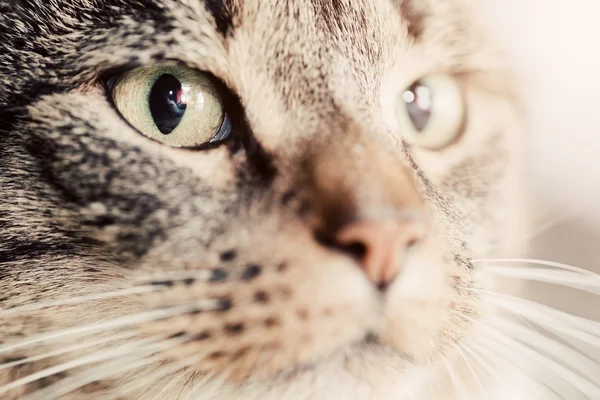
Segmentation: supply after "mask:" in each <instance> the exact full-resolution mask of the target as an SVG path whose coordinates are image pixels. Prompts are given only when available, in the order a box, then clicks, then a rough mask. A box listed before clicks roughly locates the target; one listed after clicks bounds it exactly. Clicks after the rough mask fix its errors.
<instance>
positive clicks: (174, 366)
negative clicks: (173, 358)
mask: <svg viewBox="0 0 600 400" xmlns="http://www.w3.org/2000/svg"><path fill="white" fill-rule="evenodd" d="M205 357H206V355H205V354H195V355H193V356H190V357H187V358H185V359H183V360H181V361H179V362H174V363H171V364H169V365H167V366H166V367H161V368H159V369H158V371H156V372H154V373H153V374H150V375H147V376H141V377H139V378H136V381H133V382H130V383H129V384H127V385H124V386H122V387H120V388H118V389H116V390H115V392H116V393H114V394H112V395H106V396H102V399H103V400H111V399H115V400H116V399H119V398H122V396H123V395H124V394H127V393H131V392H133V391H135V390H138V389H142V388H144V387H145V386H148V383H149V382H152V383H155V382H159V381H160V380H161V379H163V378H165V377H167V376H169V375H171V374H173V373H175V372H177V371H180V370H182V369H184V368H186V367H189V366H190V365H193V364H196V363H198V362H200V361H201V360H202V359H204V358H205ZM146 395H147V394H146ZM146 395H144V396H143V397H146ZM143 397H141V398H140V400H141V399H142V398H143Z"/></svg>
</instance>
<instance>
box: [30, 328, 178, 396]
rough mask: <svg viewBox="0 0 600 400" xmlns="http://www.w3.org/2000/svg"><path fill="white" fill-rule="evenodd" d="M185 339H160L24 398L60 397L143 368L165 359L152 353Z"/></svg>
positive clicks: (175, 344)
mask: <svg viewBox="0 0 600 400" xmlns="http://www.w3.org/2000/svg"><path fill="white" fill-rule="evenodd" d="M185 340H187V339H183V338H177V339H168V340H163V341H160V342H158V346H156V347H151V346H148V349H147V351H145V353H146V354H143V355H141V353H140V354H137V355H131V356H129V357H125V358H122V357H119V359H118V360H116V361H114V362H111V363H107V364H103V365H99V366H98V367H94V368H91V369H89V370H87V371H85V372H84V373H81V374H79V375H75V376H73V377H71V378H66V379H63V380H62V381H60V382H57V383H55V384H53V385H50V386H48V387H47V388H44V389H41V390H38V391H36V392H34V393H31V394H30V395H28V396H25V397H24V398H23V399H22V400H45V399H49V398H51V399H55V398H59V397H61V396H64V395H66V394H68V393H71V392H73V391H75V390H77V389H79V388H81V387H83V386H85V385H87V384H90V383H93V382H98V381H101V380H103V379H107V378H110V377H114V376H118V375H121V374H123V373H126V372H129V371H133V370H136V369H138V368H142V367H144V366H146V365H149V364H152V363H156V362H158V361H161V360H163V358H162V356H161V355H160V354H158V355H154V356H151V355H150V354H152V353H155V352H158V351H164V350H166V349H169V348H171V347H174V346H177V345H179V344H181V343H183V342H184V341H185ZM154 344H156V343H154Z"/></svg>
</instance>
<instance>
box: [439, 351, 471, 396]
mask: <svg viewBox="0 0 600 400" xmlns="http://www.w3.org/2000/svg"><path fill="white" fill-rule="evenodd" d="M442 362H443V363H444V366H445V367H446V371H448V375H449V376H450V381H451V382H452V387H453V389H454V392H455V393H456V392H458V396H459V398H461V399H467V398H468V397H469V396H468V395H467V390H466V388H465V385H464V382H463V381H462V379H461V378H460V376H459V375H458V373H457V372H456V370H455V369H454V368H453V367H452V364H450V362H448V359H447V358H446V357H442Z"/></svg>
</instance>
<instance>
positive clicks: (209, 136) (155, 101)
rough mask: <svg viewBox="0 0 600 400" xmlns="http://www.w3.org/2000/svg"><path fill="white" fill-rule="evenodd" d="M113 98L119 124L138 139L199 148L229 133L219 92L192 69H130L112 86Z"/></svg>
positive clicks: (210, 81) (225, 136) (222, 138)
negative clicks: (138, 135) (123, 121)
mask: <svg viewBox="0 0 600 400" xmlns="http://www.w3.org/2000/svg"><path fill="white" fill-rule="evenodd" d="M112 98H113V101H114V103H115V105H116V107H117V109H118V110H119V112H120V113H121V115H122V116H123V118H125V119H126V120H127V121H128V122H129V123H130V124H131V125H132V126H133V127H134V128H136V129H137V130H138V131H139V132H140V133H142V134H143V135H145V136H147V137H149V138H150V139H154V140H156V141H159V142H161V143H164V144H167V145H169V146H172V147H188V148H190V147H192V148H193V147H198V146H201V145H203V144H206V143H211V142H217V141H221V140H224V139H226V138H227V137H228V136H229V134H230V133H231V124H230V122H229V119H228V117H227V114H226V113H225V110H224V106H223V101H222V97H221V95H220V93H219V89H218V88H217V86H216V85H215V83H214V82H213V81H212V80H211V78H210V77H208V76H207V75H206V74H204V73H202V72H200V71H197V70H194V69H190V68H184V67H173V66H159V67H141V68H136V69H133V70H131V71H128V72H126V73H125V74H123V75H122V76H121V77H120V78H119V79H118V80H117V81H116V83H115V84H114V87H113V88H112Z"/></svg>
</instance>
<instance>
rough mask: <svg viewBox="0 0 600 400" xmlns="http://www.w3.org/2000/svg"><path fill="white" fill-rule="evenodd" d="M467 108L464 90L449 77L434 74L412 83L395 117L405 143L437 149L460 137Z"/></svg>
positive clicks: (400, 101)
mask: <svg viewBox="0 0 600 400" xmlns="http://www.w3.org/2000/svg"><path fill="white" fill-rule="evenodd" d="M465 109H466V106H465V101H464V97H463V94H462V90H461V87H460V85H459V83H458V82H457V80H456V78H454V77H453V76H450V75H432V76H429V77H426V78H423V79H421V80H419V81H417V82H415V83H413V84H412V85H411V86H410V87H409V88H408V89H406V90H405V91H403V92H402V93H401V95H400V97H399V99H398V102H397V107H396V117H397V119H398V124H399V132H400V134H401V135H402V136H403V138H404V140H405V141H406V142H407V143H409V144H411V145H415V146H419V147H423V148H426V149H432V150H437V149H441V148H443V147H445V146H448V145H449V144H450V143H452V142H453V141H454V140H456V139H457V138H458V136H459V135H460V133H461V130H462V128H463V125H464V118H465V114H466V110H465Z"/></svg>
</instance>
